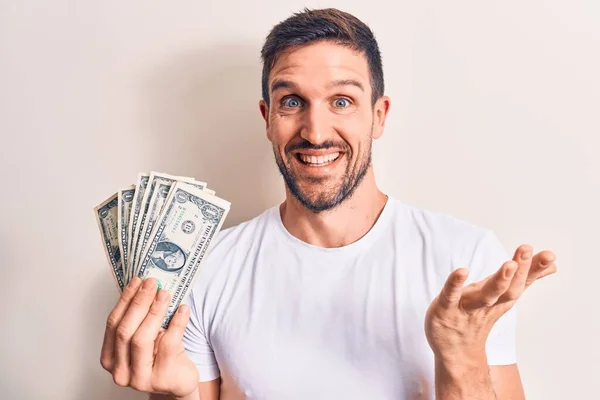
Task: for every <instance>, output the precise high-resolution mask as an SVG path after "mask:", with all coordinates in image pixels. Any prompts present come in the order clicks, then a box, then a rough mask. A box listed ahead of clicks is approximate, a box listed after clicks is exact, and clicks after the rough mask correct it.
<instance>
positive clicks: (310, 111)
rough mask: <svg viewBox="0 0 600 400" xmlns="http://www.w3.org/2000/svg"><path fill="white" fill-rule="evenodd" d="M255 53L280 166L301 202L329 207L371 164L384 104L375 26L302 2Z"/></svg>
mask: <svg viewBox="0 0 600 400" xmlns="http://www.w3.org/2000/svg"><path fill="white" fill-rule="evenodd" d="M261 55H262V58H263V76H262V92H263V100H261V103H260V107H261V112H262V113H263V116H264V118H265V120H266V122H267V137H268V138H269V140H270V141H271V143H272V145H273V151H274V154H275V159H276V162H277V165H278V167H279V170H280V172H281V174H282V175H283V177H284V179H285V182H286V184H287V187H288V189H289V191H290V192H291V193H292V195H293V196H294V197H295V198H296V199H298V201H299V202H300V203H302V204H303V205H304V206H305V207H306V208H308V209H310V210H312V211H314V212H320V211H324V210H329V209H332V208H334V207H335V206H337V205H338V204H340V203H341V202H343V201H344V200H345V199H347V198H349V197H350V196H351V195H352V193H354V191H355V189H356V188H357V187H358V186H359V184H360V183H361V182H362V181H363V178H364V177H365V176H366V175H367V174H368V173H369V171H370V170H371V142H372V140H373V139H374V138H378V137H380V136H381V134H382V133H383V125H384V122H385V117H386V115H387V112H388V109H389V98H387V97H386V96H384V95H383V91H384V84H383V70H382V65H381V56H380V53H379V48H378V45H377V42H376V41H375V38H374V36H373V33H372V32H371V30H370V29H369V28H368V27H367V26H366V25H365V24H364V23H363V22H361V21H360V20H358V19H357V18H356V17H354V16H352V15H350V14H347V13H344V12H342V11H339V10H335V9H325V10H312V11H310V10H305V11H304V12H302V13H298V14H295V15H293V16H291V17H290V18H288V19H287V20H285V21H283V22H281V23H279V24H278V25H276V26H275V27H274V28H273V29H272V31H271V32H270V34H269V35H268V37H267V39H266V42H265V44H264V46H263V49H262V53H261Z"/></svg>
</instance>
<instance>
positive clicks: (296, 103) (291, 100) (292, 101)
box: [283, 97, 302, 108]
mask: <svg viewBox="0 0 600 400" xmlns="http://www.w3.org/2000/svg"><path fill="white" fill-rule="evenodd" d="M283 105H284V106H285V107H291V108H296V107H300V106H301V105H302V103H301V102H300V100H298V99H297V98H295V97H288V98H287V99H284V100H283Z"/></svg>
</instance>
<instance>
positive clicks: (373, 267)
mask: <svg viewBox="0 0 600 400" xmlns="http://www.w3.org/2000/svg"><path fill="white" fill-rule="evenodd" d="M357 217H358V216H357ZM509 259H510V257H509V256H508V254H507V253H506V252H505V250H504V248H503V246H502V245H501V243H500V242H499V241H498V239H497V238H496V236H495V235H494V234H493V232H491V231H490V230H486V229H482V228H480V227H477V226H474V225H472V224H469V223H466V222H463V221H460V220H458V219H456V218H453V217H451V216H447V215H443V214H440V213H435V212H432V211H428V210H422V209H420V208H417V207H415V206H411V205H407V204H404V203H402V202H400V201H398V200H396V199H394V198H391V197H390V198H389V200H388V201H387V203H386V206H385V208H384V209H383V211H382V213H381V215H380V217H379V218H378V220H377V222H376V223H375V225H374V226H373V227H372V229H371V230H370V231H369V232H368V233H367V234H366V235H365V236H363V237H362V238H361V239H360V240H358V241H356V242H354V243H352V244H350V245H348V246H345V247H341V248H321V247H317V246H313V245H309V244H307V243H305V242H302V241H301V240H299V239H297V238H296V237H294V236H292V235H291V234H290V233H289V232H288V231H287V230H286V229H285V227H284V225H283V224H282V221H281V216H280V213H279V207H273V208H270V209H268V210H266V211H265V212H264V213H262V214H261V215H259V216H258V217H256V218H254V219H252V220H250V221H247V222H244V223H242V224H240V225H238V226H235V227H232V228H229V229H226V230H223V231H222V232H221V233H220V235H219V237H218V239H217V241H216V242H215V244H214V245H213V247H212V250H211V252H210V255H209V256H208V257H207V259H206V260H205V264H204V267H203V270H202V271H201V273H200V276H199V277H198V280H197V281H196V283H195V286H194V288H193V290H192V292H191V294H190V296H189V297H188V299H187V301H186V302H187V304H189V305H190V307H191V320H190V323H189V324H188V327H187V329H186V333H185V337H184V347H185V349H186V352H187V354H188V356H189V357H190V358H191V359H192V361H193V362H194V363H195V364H196V366H197V368H198V371H199V375H200V381H208V380H212V379H215V378H216V377H218V376H219V375H221V376H223V377H225V376H226V377H227V378H228V379H232V380H233V381H234V382H235V383H236V384H237V386H238V387H239V390H240V391H241V392H242V393H245V395H246V397H247V398H248V399H257V400H283V399H285V400H296V399H298V400H300V399H302V400H306V399H345V400H353V399H360V400H364V399H374V400H392V399H393V400H399V399H411V400H412V399H416V398H420V399H433V398H434V364H433V354H432V351H431V349H430V347H429V345H428V343H427V340H426V338H425V333H424V316H425V312H426V310H427V307H428V306H429V304H430V303H431V301H432V300H433V298H434V297H435V296H437V295H438V294H439V292H440V290H441V288H442V286H443V284H444V282H445V281H446V278H447V277H448V275H449V274H450V273H451V272H452V270H453V269H455V268H456V267H459V266H466V267H469V269H470V274H469V279H468V281H467V283H470V282H473V281H477V280H481V279H483V278H484V277H486V276H488V275H490V274H492V273H494V272H495V271H496V270H497V269H498V268H500V266H501V265H502V264H503V263H504V262H505V261H507V260H509ZM515 313H516V309H515V308H513V309H512V310H511V311H509V312H508V313H507V314H505V315H504V316H503V317H502V318H501V319H500V320H499V321H498V322H497V323H496V325H495V326H494V328H493V330H492V332H491V334H490V336H489V338H488V342H487V356H488V363H489V364H490V365H497V364H511V363H514V362H516V356H515V327H516V326H515V324H516V314H515Z"/></svg>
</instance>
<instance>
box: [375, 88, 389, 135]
mask: <svg viewBox="0 0 600 400" xmlns="http://www.w3.org/2000/svg"><path fill="white" fill-rule="evenodd" d="M390 106H391V99H390V98H389V96H381V97H380V98H379V99H378V100H377V102H376V103H375V105H374V106H373V139H379V138H380V137H381V136H382V135H383V128H385V121H386V118H387V116H388V113H389V111H390Z"/></svg>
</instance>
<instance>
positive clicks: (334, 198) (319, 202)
mask: <svg viewBox="0 0 600 400" xmlns="http://www.w3.org/2000/svg"><path fill="white" fill-rule="evenodd" d="M372 142H373V140H372V139H371V138H370V139H369V141H368V142H367V143H366V144H367V146H366V147H367V148H366V149H365V151H364V152H363V153H362V154H360V155H359V156H358V157H357V161H356V164H355V165H352V164H351V163H350V159H351V158H352V154H351V152H350V148H349V147H348V146H347V145H346V144H345V143H344V144H341V145H340V144H338V145H336V144H335V143H333V142H331V141H328V142H325V143H322V144H319V145H313V144H311V143H310V142H308V141H306V140H303V141H302V142H300V143H295V144H293V145H290V146H289V148H287V147H286V149H285V153H286V160H285V161H284V160H283V159H282V157H281V156H280V155H279V153H278V152H277V149H276V148H275V147H273V153H274V155H275V161H276V163H277V167H278V168H279V172H280V173H281V175H282V176H283V179H284V181H285V183H286V185H287V187H288V190H289V191H290V193H291V194H292V195H293V196H294V197H295V198H296V200H298V202H300V204H302V205H303V206H304V207H305V208H307V209H308V210H310V211H312V212H313V213H320V212H323V211H329V210H332V209H334V208H335V207H337V206H339V205H340V204H342V203H343V202H344V201H346V200H348V199H350V198H351V197H352V195H353V194H354V192H355V190H356V188H357V187H358V186H359V185H360V183H361V181H362V180H363V178H364V177H365V175H366V174H367V171H368V170H369V167H370V166H371V146H372ZM332 147H336V148H339V149H342V150H344V157H347V158H346V159H347V161H348V163H347V166H346V171H345V172H344V174H343V175H342V177H341V178H339V181H338V182H334V183H333V185H332V186H331V185H329V184H328V185H323V186H321V187H320V186H318V185H319V184H323V181H325V180H328V178H304V180H305V181H306V182H308V183H310V184H311V185H312V186H313V192H314V191H319V193H318V194H316V195H311V193H308V191H307V190H306V189H303V188H302V187H301V185H300V184H299V179H298V177H297V176H296V174H294V172H292V168H291V163H292V161H293V158H294V157H295V156H294V155H293V154H292V153H291V152H292V151H293V150H298V149H313V150H323V149H329V148H332Z"/></svg>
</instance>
